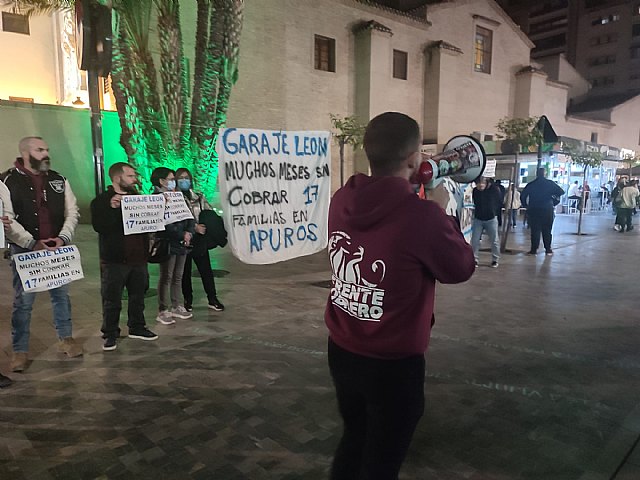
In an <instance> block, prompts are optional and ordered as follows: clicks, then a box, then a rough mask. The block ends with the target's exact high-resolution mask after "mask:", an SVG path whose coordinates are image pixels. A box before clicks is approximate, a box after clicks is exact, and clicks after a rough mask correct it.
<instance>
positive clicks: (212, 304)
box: [209, 298, 224, 312]
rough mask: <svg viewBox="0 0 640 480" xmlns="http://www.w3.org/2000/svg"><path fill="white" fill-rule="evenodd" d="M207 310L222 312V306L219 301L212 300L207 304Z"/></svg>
mask: <svg viewBox="0 0 640 480" xmlns="http://www.w3.org/2000/svg"><path fill="white" fill-rule="evenodd" d="M209 308H210V309H211V310H215V311H216V312H222V311H223V310H224V305H223V304H221V303H220V300H218V299H217V298H214V299H213V301H212V302H209Z"/></svg>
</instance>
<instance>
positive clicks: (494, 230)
mask: <svg viewBox="0 0 640 480" xmlns="http://www.w3.org/2000/svg"><path fill="white" fill-rule="evenodd" d="M472 195H473V206H474V210H473V230H472V233H471V246H472V247H473V256H474V257H475V259H476V266H478V260H479V256H478V255H479V252H480V238H481V237H482V233H483V232H485V231H486V232H487V235H489V241H490V242H491V267H492V268H498V261H499V260H500V236H499V235H498V217H499V216H500V215H502V196H501V194H500V190H499V189H498V188H497V187H495V186H494V187H488V186H487V179H486V178H484V177H482V178H480V179H479V180H478V182H477V185H476V187H475V188H474V189H473V194H472Z"/></svg>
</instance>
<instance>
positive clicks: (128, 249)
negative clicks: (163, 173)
mask: <svg viewBox="0 0 640 480" xmlns="http://www.w3.org/2000/svg"><path fill="white" fill-rule="evenodd" d="M109 178H111V185H110V186H109V188H108V189H107V191H106V192H104V193H101V194H100V195H98V196H97V197H96V198H95V199H94V200H93V201H92V202H91V224H92V225H93V229H94V230H95V231H96V232H98V234H99V237H100V238H99V240H100V242H99V244H100V272H101V276H100V284H101V294H102V329H101V330H102V338H103V339H104V344H103V346H102V349H103V350H105V351H111V350H115V349H116V348H117V339H118V338H119V337H120V327H119V322H120V310H121V309H122V291H123V290H124V288H125V287H126V288H127V293H128V309H127V313H128V322H127V326H128V327H129V338H137V339H140V340H155V339H157V338H158V336H157V335H156V334H155V333H153V332H152V331H150V330H149V329H148V328H147V325H146V321H145V318H144V295H145V292H146V291H147V289H148V288H149V271H148V269H147V258H148V252H149V235H148V234H146V233H135V234H132V235H125V234H124V225H123V223H122V209H121V206H120V204H121V202H122V197H123V196H125V195H137V194H138V189H137V187H138V185H139V182H138V175H137V173H136V171H135V169H134V168H133V167H132V166H131V165H129V164H128V163H125V162H118V163H114V164H113V165H111V168H109Z"/></svg>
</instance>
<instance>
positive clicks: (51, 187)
mask: <svg viewBox="0 0 640 480" xmlns="http://www.w3.org/2000/svg"><path fill="white" fill-rule="evenodd" d="M18 148H19V150H20V155H21V156H20V157H18V158H17V159H16V162H15V164H14V167H13V168H11V169H9V170H8V171H6V172H5V173H3V174H2V175H1V176H0V179H1V180H2V181H4V183H5V185H6V186H7V189H8V190H9V193H10V196H11V199H10V204H11V210H10V211H8V212H7V213H8V217H9V219H10V220H12V222H11V223H10V226H9V230H8V231H7V239H8V240H9V247H10V251H11V254H12V255H15V254H18V253H24V252H30V251H36V250H50V251H53V250H56V249H58V248H59V247H61V246H63V245H69V244H70V243H71V240H72V239H73V234H74V232H75V229H76V226H77V225H78V218H79V217H80V214H79V211H78V205H77V202H76V197H75V195H74V194H73V191H72V190H71V185H69V181H68V180H67V179H66V178H65V177H63V176H62V175H60V174H59V173H58V172H56V171H55V170H52V169H51V160H50V158H49V146H48V145H47V143H46V142H45V141H44V140H43V139H42V138H41V137H25V138H23V139H22V140H20V143H19V145H18ZM11 267H12V269H13V287H14V290H15V294H14V300H13V312H12V314H11V334H12V344H13V356H12V357H11V370H12V371H14V372H22V371H23V370H24V369H25V368H27V363H28V352H29V337H30V324H31V311H32V309H33V303H34V301H35V299H36V294H35V293H34V292H25V291H24V289H23V287H22V281H21V280H20V277H19V275H18V271H17V270H16V267H15V264H14V263H13V262H12V263H11ZM49 297H50V298H51V307H52V308H51V310H52V313H53V323H54V325H55V328H56V334H57V336H58V351H59V352H61V353H66V354H67V356H68V357H79V356H81V355H82V354H83V350H82V345H81V344H79V343H78V342H76V341H75V339H74V338H73V336H72V330H73V327H72V321H71V300H70V299H69V284H66V285H62V286H60V287H57V288H52V289H51V290H49Z"/></svg>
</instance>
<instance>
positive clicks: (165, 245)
mask: <svg viewBox="0 0 640 480" xmlns="http://www.w3.org/2000/svg"><path fill="white" fill-rule="evenodd" d="M170 249H171V245H169V238H167V237H163V236H158V235H151V238H150V239H149V257H148V258H147V261H148V262H149V263H162V262H165V261H167V260H169V256H170V255H171V250H170Z"/></svg>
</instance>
